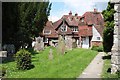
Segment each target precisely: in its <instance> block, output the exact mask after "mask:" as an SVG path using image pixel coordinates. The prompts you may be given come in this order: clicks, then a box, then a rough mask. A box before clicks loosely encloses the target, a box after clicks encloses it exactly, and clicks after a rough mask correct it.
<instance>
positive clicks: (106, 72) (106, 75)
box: [101, 54, 118, 80]
mask: <svg viewBox="0 0 120 80" xmlns="http://www.w3.org/2000/svg"><path fill="white" fill-rule="evenodd" d="M105 56H109V55H108V54H105ZM110 68H111V59H109V58H107V59H104V65H103V69H102V74H101V77H102V78H103V80H104V79H105V80H106V79H107V78H108V79H110V78H112V79H113V78H118V74H111V70H110Z"/></svg>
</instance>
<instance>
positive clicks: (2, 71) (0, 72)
mask: <svg viewBox="0 0 120 80" xmlns="http://www.w3.org/2000/svg"><path fill="white" fill-rule="evenodd" d="M5 74H6V68H5V67H2V68H0V76H2V77H3V76H5Z"/></svg>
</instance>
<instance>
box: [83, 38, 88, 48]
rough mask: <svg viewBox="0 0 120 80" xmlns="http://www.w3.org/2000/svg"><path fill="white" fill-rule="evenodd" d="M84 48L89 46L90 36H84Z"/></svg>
mask: <svg viewBox="0 0 120 80" xmlns="http://www.w3.org/2000/svg"><path fill="white" fill-rule="evenodd" d="M81 45H82V48H87V49H88V48H89V37H82V43H81Z"/></svg>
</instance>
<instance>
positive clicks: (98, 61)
mask: <svg viewBox="0 0 120 80" xmlns="http://www.w3.org/2000/svg"><path fill="white" fill-rule="evenodd" d="M102 56H104V52H99V53H98V54H97V56H96V57H95V58H94V59H93V60H92V62H91V63H90V64H89V65H88V67H87V68H86V69H85V70H84V71H83V73H82V74H81V75H80V76H79V77H78V78H100V76H101V73H102V68H103V63H104V61H103V59H102Z"/></svg>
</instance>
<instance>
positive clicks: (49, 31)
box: [43, 30, 51, 34]
mask: <svg viewBox="0 0 120 80" xmlns="http://www.w3.org/2000/svg"><path fill="white" fill-rule="evenodd" d="M43 33H44V34H51V30H44V31H43Z"/></svg>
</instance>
